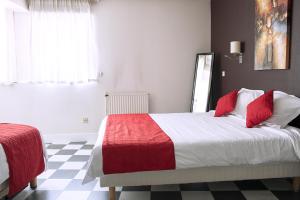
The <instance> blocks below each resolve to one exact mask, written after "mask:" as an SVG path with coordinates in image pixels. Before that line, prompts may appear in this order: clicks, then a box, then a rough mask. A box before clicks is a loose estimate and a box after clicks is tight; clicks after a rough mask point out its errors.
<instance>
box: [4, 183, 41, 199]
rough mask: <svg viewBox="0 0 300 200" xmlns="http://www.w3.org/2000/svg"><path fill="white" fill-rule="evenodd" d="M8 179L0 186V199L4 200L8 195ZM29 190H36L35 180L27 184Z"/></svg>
mask: <svg viewBox="0 0 300 200" xmlns="http://www.w3.org/2000/svg"><path fill="white" fill-rule="evenodd" d="M8 182H9V179H7V180H6V181H4V182H3V183H1V184H0V199H2V198H3V199H5V197H7V195H8V191H9V186H8ZM29 185H30V188H31V189H33V190H34V189H36V188H37V178H34V179H33V180H32V181H30V182H29Z"/></svg>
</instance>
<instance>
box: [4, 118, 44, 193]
mask: <svg viewBox="0 0 300 200" xmlns="http://www.w3.org/2000/svg"><path fill="white" fill-rule="evenodd" d="M0 132H1V133H0V139H1V141H2V142H3V141H7V138H6V136H7V135H5V133H7V134H11V136H10V137H8V138H10V139H8V140H11V141H12V142H10V143H12V144H13V143H14V144H15V146H13V148H14V149H18V150H20V151H24V152H26V151H28V150H30V151H31V150H32V151H34V150H35V149H36V148H35V147H36V146H38V148H39V149H40V150H41V153H42V156H41V157H42V158H41V159H42V162H43V163H42V165H41V166H40V167H29V166H26V163H24V164H25V166H22V165H21V164H22V159H17V160H19V161H20V162H19V161H18V162H19V163H18V164H19V165H21V166H22V168H24V169H25V170H27V169H30V170H32V171H34V173H35V176H32V174H31V173H30V172H29V173H26V174H28V176H27V175H25V176H24V177H20V178H22V181H21V180H17V181H20V182H24V180H25V181H26V179H27V180H30V181H28V182H26V183H24V184H23V183H21V184H22V185H20V186H18V185H17V186H16V190H18V191H20V190H19V189H18V188H19V187H21V188H24V187H26V186H27V185H28V183H29V184H30V187H31V188H32V189H35V188H36V187H37V178H36V176H37V175H38V174H40V173H41V172H42V171H43V170H44V168H45V165H46V161H47V152H46V148H45V145H44V142H43V140H42V138H41V135H40V134H39V132H38V130H37V129H35V128H33V127H30V126H25V125H17V124H0ZM1 141H0V142H1ZM26 143H27V144H28V145H26ZM7 144H8V143H7V142H3V143H0V199H2V198H4V197H6V196H9V195H13V196H14V195H15V194H16V193H17V192H18V191H16V192H12V193H11V194H10V187H9V186H10V182H11V181H10V178H11V177H10V174H11V173H10V170H9V169H13V168H12V167H9V164H8V162H9V161H8V160H9V159H8V156H7V155H6V151H5V150H4V146H3V145H7ZM8 150H9V149H8ZM8 150H7V152H8ZM13 153H14V154H13V156H15V155H16V154H15V153H18V155H19V156H24V155H25V154H24V155H23V154H19V153H20V152H13ZM26 154H27V155H29V156H32V155H34V154H32V153H28V152H27V153H26ZM25 157H26V156H25ZM32 160H33V162H36V164H34V165H36V166H38V165H39V163H38V161H39V159H38V158H34V159H32ZM10 163H12V162H10ZM21 171H22V170H21ZM22 172H23V171H22ZM28 178H29V179H28ZM14 187H15V185H14ZM10 197H12V196H10Z"/></svg>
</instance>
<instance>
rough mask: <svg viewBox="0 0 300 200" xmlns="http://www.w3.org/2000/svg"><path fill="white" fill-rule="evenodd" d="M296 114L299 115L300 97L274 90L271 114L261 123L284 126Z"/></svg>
mask: <svg viewBox="0 0 300 200" xmlns="http://www.w3.org/2000/svg"><path fill="white" fill-rule="evenodd" d="M298 115H300V99H299V98H297V97H295V96H293V95H288V94H286V93H284V92H280V91H274V110H273V115H272V117H270V118H269V119H268V120H266V121H265V122H263V124H265V125H269V126H279V127H280V128H284V127H285V126H286V125H288V123H290V122H291V121H292V120H293V119H295V118H296V117H297V116H298Z"/></svg>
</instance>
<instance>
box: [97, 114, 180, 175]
mask: <svg viewBox="0 0 300 200" xmlns="http://www.w3.org/2000/svg"><path fill="white" fill-rule="evenodd" d="M102 156H103V172H104V174H114V173H126V172H138V171H154V170H168V169H175V166H176V164H175V153H174V144H173V142H172V140H171V139H170V138H169V136H168V135H167V134H166V133H165V132H164V131H163V130H162V129H161V128H160V127H159V126H158V125H157V124H156V122H155V121H154V120H153V119H152V118H151V117H150V116H149V115H148V114H122V115H110V116H108V118H107V122H106V131H105V135H104V139H103V144H102Z"/></svg>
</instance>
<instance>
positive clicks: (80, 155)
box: [13, 142, 300, 200]
mask: <svg viewBox="0 0 300 200" xmlns="http://www.w3.org/2000/svg"><path fill="white" fill-rule="evenodd" d="M46 146H47V150H48V155H49V160H48V161H49V162H48V170H47V171H45V172H44V173H43V174H41V175H40V176H39V177H38V188H37V189H36V190H31V189H30V188H29V187H27V188H26V189H25V190H24V191H22V192H21V193H19V194H18V195H17V196H16V197H15V198H13V200H107V199H108V189H107V188H101V187H100V186H99V180H95V181H93V182H91V183H88V184H86V185H82V184H81V182H82V179H83V177H84V175H85V172H86V167H87V166H86V163H87V161H88V159H89V155H90V154H91V151H92V148H93V145H91V144H87V143H85V142H76V143H69V144H47V145H46ZM116 190H117V197H118V199H119V200H300V193H294V192H293V191H292V185H291V181H290V180H288V179H268V180H253V181H234V182H216V183H197V184H181V185H162V186H160V185H159V186H142V187H118V188H116Z"/></svg>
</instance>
